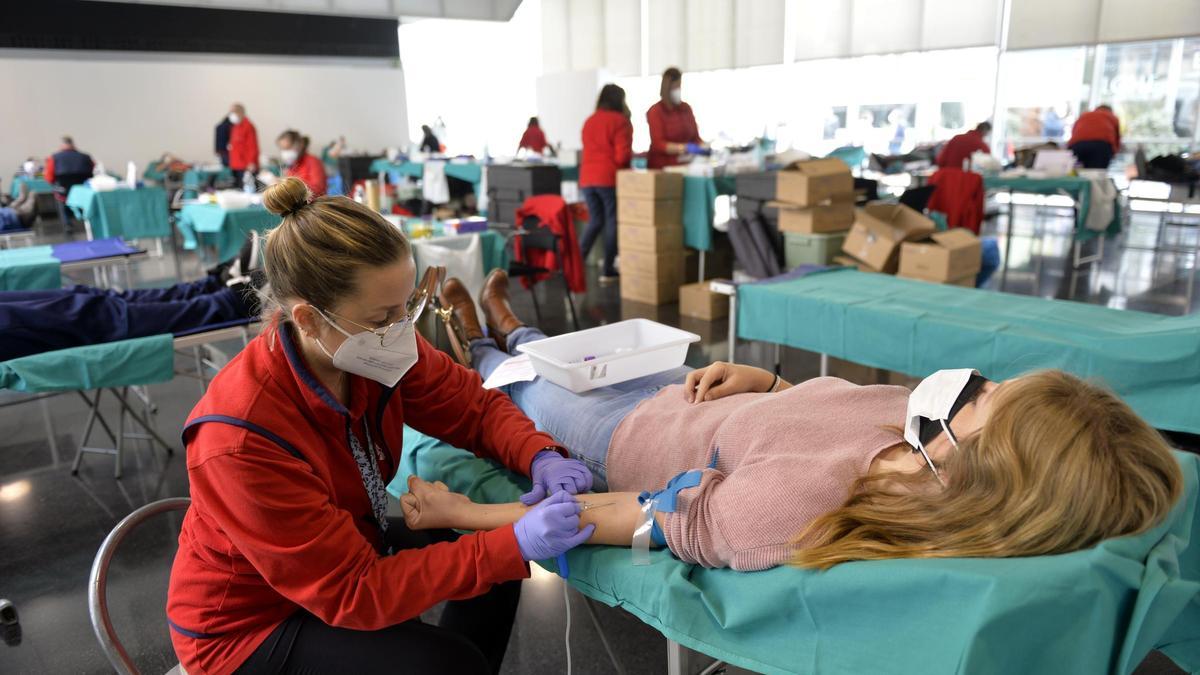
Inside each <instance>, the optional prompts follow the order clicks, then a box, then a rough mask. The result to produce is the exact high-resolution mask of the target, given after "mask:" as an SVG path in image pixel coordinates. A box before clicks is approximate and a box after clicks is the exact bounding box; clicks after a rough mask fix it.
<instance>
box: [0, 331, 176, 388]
mask: <svg viewBox="0 0 1200 675" xmlns="http://www.w3.org/2000/svg"><path fill="white" fill-rule="evenodd" d="M173 377H175V341H174V338H173V336H172V335H171V334H169V333H167V334H163V335H151V336H149V337H142V338H134V339H131V340H120V341H117V342H105V343H103V344H98V345H85V346H82V347H72V348H70V349H60V350H57V351H53V352H44V353H42V354H34V355H32V356H23V357H21V358H19V359H11V360H9V361H0V389H11V390H12V391H23V392H29V393H38V392H50V391H77V390H82V389H99V388H102V387H131V386H136V385H143V384H155V383H158V382H169V381H170V380H171V378H173Z"/></svg>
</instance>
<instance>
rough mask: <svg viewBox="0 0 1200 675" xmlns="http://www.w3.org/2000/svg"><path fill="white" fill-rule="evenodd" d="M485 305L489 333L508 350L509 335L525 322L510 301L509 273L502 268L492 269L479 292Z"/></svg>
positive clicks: (484, 315) (502, 347) (499, 344)
mask: <svg viewBox="0 0 1200 675" xmlns="http://www.w3.org/2000/svg"><path fill="white" fill-rule="evenodd" d="M479 304H480V305H481V306H482V307H483V318H484V320H485V321H486V322H487V328H488V334H489V335H491V336H492V339H494V340H495V341H496V345H497V346H499V347H500V350H501V351H505V352H507V351H508V336H509V334H510V333H512V332H513V331H514V330H516V329H518V328H520V327H522V326H524V325H525V324H524V323H522V322H521V320H520V319H518V318H517V315H516V314H515V313H514V312H513V309H512V305H510V304H509V302H508V273H507V272H505V271H504V270H501V269H495V270H492V273H491V274H489V275H488V278H487V280H486V281H484V282H483V291H481V292H480V294H479Z"/></svg>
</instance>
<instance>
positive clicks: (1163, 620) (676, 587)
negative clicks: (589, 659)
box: [388, 428, 1200, 675]
mask: <svg viewBox="0 0 1200 675" xmlns="http://www.w3.org/2000/svg"><path fill="white" fill-rule="evenodd" d="M1177 456H1178V458H1179V461H1180V463H1181V465H1182V466H1183V471H1184V477H1185V482H1186V495H1185V497H1184V499H1183V500H1181V502H1180V503H1179V504H1178V505H1177V506H1176V508H1175V509H1174V511H1173V512H1172V514H1171V516H1170V518H1169V519H1168V520H1167V521H1166V522H1165V523H1163V524H1162V525H1160V526H1159V527H1157V528H1155V529H1154V530H1152V531H1150V532H1147V533H1145V534H1142V535H1140V536H1137V537H1126V538H1122V539H1114V540H1110V541H1106V542H1103V543H1101V544H1100V545H1099V546H1097V547H1095V548H1093V549H1089V550H1085V551H1077V552H1075V553H1069V554H1066V555H1059V556H1044V557H1039V558H1012V559H956V558H952V559H944V560H888V561H877V562H858V563H849V564H845V565H839V566H837V567H835V568H833V569H832V570H829V571H827V572H814V571H808V570H799V569H794V568H790V567H777V568H775V569H771V570H766V571H763V572H753V573H743V572H735V571H733V570H728V569H706V568H703V567H698V566H693V565H689V564H685V563H683V562H680V561H679V560H678V559H676V558H674V557H672V556H671V554H670V553H669V552H667V551H665V550H656V551H652V552H651V564H650V565H648V566H645V567H634V566H633V565H631V564H630V552H629V549H626V548H620V547H610V546H583V547H580V548H578V549H576V550H573V551H571V552H570V553H568V554H567V555H568V558H569V560H568V564H569V566H570V569H571V577H570V580H569V583H570V584H571V585H572V586H574V587H575V588H576V589H578V590H579V591H580V592H582V593H584V594H585V595H587V596H588V597H591V598H594V599H596V600H598V601H601V602H604V603H606V604H608V605H611V606H619V607H622V608H624V609H625V610H627V611H629V612H630V613H631V614H633V615H634V616H637V617H638V618H639V619H641V620H642V621H644V622H645V623H647V624H649V625H650V626H652V627H653V628H655V629H656V630H658V631H659V632H661V633H662V634H663V635H665V636H666V637H668V638H670V639H672V640H675V641H676V642H679V643H680V644H682V645H684V646H686V647H688V648H691V649H695V650H697V651H700V652H704V653H705V654H708V655H710V656H713V657H716V658H720V659H723V660H725V661H727V662H729V663H732V664H734V665H737V666H741V667H744V668H749V669H752V670H756V671H759V672H763V673H822V674H829V673H846V674H853V675H858V674H860V673H905V674H908V673H951V672H960V673H1026V674H1034V675H1036V674H1038V673H1046V674H1047V675H1063V674H1066V673H1088V674H1090V673H1101V672H1115V673H1128V672H1132V670H1133V669H1134V668H1135V667H1136V666H1137V664H1138V663H1140V662H1141V660H1142V659H1143V658H1144V657H1145V655H1146V654H1147V653H1148V652H1149V650H1150V649H1152V648H1160V649H1162V650H1163V651H1164V652H1165V653H1166V654H1168V655H1169V656H1170V657H1171V658H1172V659H1174V660H1175V661H1176V662H1177V663H1179V664H1180V665H1181V666H1182V667H1184V668H1185V669H1188V670H1190V671H1192V672H1195V671H1196V670H1197V669H1200V520H1198V519H1197V518H1196V512H1197V508H1198V505H1197V496H1198V494H1200V488H1198V486H1197V480H1198V479H1197V472H1198V469H1200V458H1198V457H1196V456H1195V455H1190V454H1185V453H1177ZM412 474H415V475H418V476H420V477H422V478H424V479H426V480H431V481H432V480H441V481H444V482H445V483H446V484H447V485H448V486H449V487H450V489H451V490H453V491H455V492H460V493H463V494H466V495H468V496H469V497H471V499H473V500H475V501H478V502H508V501H515V500H516V499H517V497H518V496H520V494H521V493H522V492H523V491H525V489H527V486H528V481H527V480H526V479H524V478H521V477H518V476H516V475H515V474H513V473H511V472H509V471H508V470H506V469H504V468H503V467H501V466H499V465H498V464H496V463H495V462H492V461H489V460H484V459H480V458H477V457H475V456H474V455H471V454H470V453H467V452H466V451H463V450H459V449H456V448H453V447H451V446H449V445H446V444H444V443H442V442H441V441H438V440H436V439H433V438H430V437H429V436H425V435H423V434H420V433H418V432H416V431H414V430H412V429H410V428H405V430H404V448H403V456H402V459H401V464H400V470H399V472H398V474H397V476H396V478H395V479H394V480H393V481H392V483H391V485H389V486H388V490H389V491H391V492H392V494H393V495H397V496H398V495H399V494H401V493H402V492H403V491H404V490H405V489H406V488H405V485H406V481H407V480H408V476H409V475H412ZM542 564H543V565H544V566H545V567H547V569H554V564H553V562H552V561H548V562H546V563H542Z"/></svg>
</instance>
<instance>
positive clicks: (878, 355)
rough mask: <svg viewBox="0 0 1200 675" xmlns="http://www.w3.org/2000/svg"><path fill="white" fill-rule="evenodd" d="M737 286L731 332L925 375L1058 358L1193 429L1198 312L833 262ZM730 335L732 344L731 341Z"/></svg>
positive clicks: (1003, 372) (1174, 427)
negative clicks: (1167, 311) (998, 288)
mask: <svg viewBox="0 0 1200 675" xmlns="http://www.w3.org/2000/svg"><path fill="white" fill-rule="evenodd" d="M786 277H787V275H785V276H784V277H782V278H777V279H778V280H765V281H762V282H758V283H751V284H740V285H738V286H737V291H736V292H737V296H736V302H735V303H734V305H733V311H731V313H730V322H731V333H733V332H734V331H733V328H734V326H736V337H737V338H740V339H744V340H761V341H764V342H771V343H774V344H777V345H785V346H788V347H794V348H797V349H804V350H808V351H811V352H817V353H818V354H822V355H826V356H833V357H836V358H839V359H845V360H847V361H853V362H855V363H860V364H862V365H865V366H870V367H874V368H884V369H886V370H893V371H896V372H900V373H904V374H906V375H911V376H914V377H924V376H926V375H928V374H930V373H932V372H934V371H935V370H938V369H941V368H976V369H978V370H979V371H980V372H981V373H983V375H985V376H986V377H988V378H991V379H993V380H997V381H998V380H1003V379H1007V378H1011V377H1015V376H1017V375H1021V374H1022V373H1026V372H1029V371H1031V370H1036V369H1040V368H1058V369H1061V370H1065V371H1067V372H1069V373H1073V374H1075V375H1077V376H1079V377H1084V378H1090V379H1095V380H1098V381H1100V382H1103V383H1104V384H1105V385H1107V386H1108V387H1110V388H1111V389H1112V390H1113V391H1115V392H1116V393H1117V394H1119V395H1120V396H1121V398H1123V399H1124V400H1125V401H1126V402H1127V403H1129V405H1130V406H1132V407H1133V409H1134V410H1136V411H1137V413H1138V414H1139V415H1141V416H1142V417H1143V418H1145V420H1146V421H1147V422H1149V423H1150V424H1151V425H1153V426H1154V427H1156V428H1158V429H1165V430H1169V431H1182V432H1187V433H1193V434H1195V433H1200V315H1190V316H1179V317H1172V316H1163V315H1158V314H1148V313H1144V312H1134V311H1128V310H1118V309H1111V308H1108V307H1102V306H1099V305H1091V304H1085V303H1081V302H1070V301H1065V300H1050V299H1046V298H1037V297H1032V296H1023V295H1013V294H1010V293H998V292H994V291H985V290H979V289H974V288H962V287H959V286H948V285H942V284H932V283H927V282H924V281H915V280H911V279H901V278H899V277H893V276H888V275H884V274H872V273H868V272H859V271H857V270H851V269H843V268H833V269H829V270H826V271H819V272H816V273H810V274H806V275H804V276H799V277H797V278H786ZM733 342H734V341H733V340H731V344H730V354H731V360H732V354H733V351H734V345H733Z"/></svg>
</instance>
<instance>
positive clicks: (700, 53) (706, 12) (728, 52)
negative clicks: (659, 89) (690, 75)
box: [650, 0, 733, 71]
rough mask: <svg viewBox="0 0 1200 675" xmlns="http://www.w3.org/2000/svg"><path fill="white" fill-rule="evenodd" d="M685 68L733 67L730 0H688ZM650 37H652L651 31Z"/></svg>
mask: <svg viewBox="0 0 1200 675" xmlns="http://www.w3.org/2000/svg"><path fill="white" fill-rule="evenodd" d="M686 15H687V19H686V25H687V33H686V38H685V44H686V50H687V51H686V58H685V59H684V62H683V64H680V65H681V67H682V68H683V69H684V70H691V71H696V70H718V69H720V68H732V67H733V0H687V10H686ZM650 39H651V40H653V39H654V35H653V34H651V36H650Z"/></svg>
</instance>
